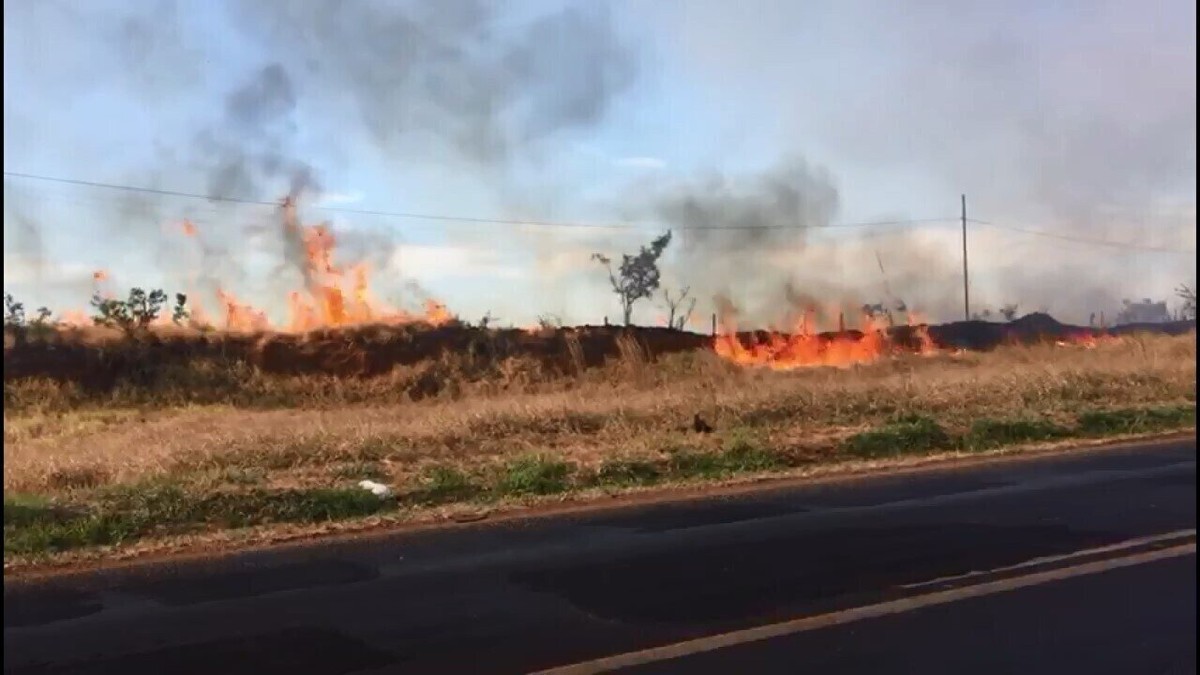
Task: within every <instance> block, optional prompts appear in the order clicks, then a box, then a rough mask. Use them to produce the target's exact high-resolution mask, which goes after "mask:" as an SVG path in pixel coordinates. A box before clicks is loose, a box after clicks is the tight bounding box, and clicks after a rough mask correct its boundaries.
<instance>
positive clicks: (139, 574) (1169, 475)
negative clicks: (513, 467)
mask: <svg viewBox="0 0 1200 675" xmlns="http://www.w3.org/2000/svg"><path fill="white" fill-rule="evenodd" d="M1195 528H1196V444H1195V439H1194V438H1191V439H1186V440H1184V441H1173V442H1166V443H1157V444H1150V445H1142V446H1124V447H1115V448H1109V449H1102V450H1091V451H1087V452H1080V453H1071V454H1066V455H1056V456H1042V457H1037V458H1029V459H1022V460H1014V461H1003V462H997V463H990V464H984V465H975V466H959V467H949V468H942V469H936V470H929V471H924V472H920V473H910V474H905V475H893V476H886V475H885V476H879V477H874V478H861V479H855V480H847V481H840V482H829V483H821V484H810V485H807V486H790V487H780V488H775V489H767V490H762V491H758V492H755V493H753V494H750V495H745V494H743V495H740V496H728V497H721V498H709V499H700V500H692V501H688V502H684V503H673V504H658V505H641V506H635V507H628V508H623V509H617V510H611V509H610V510H603V511H596V512H591V513H588V514H576V515H571V516H558V517H552V518H535V519H528V520H521V521H508V522H497V523H493V524H488V523H486V522H484V523H477V524H473V525H465V526H456V527H453V528H449V529H446V530H440V531H436V532H425V533H407V534H391V535H377V536H370V537H364V538H359V539H355V540H351V541H338V542H326V543H315V544H313V545H310V546H306V547H303V548H286V549H279V548H277V549H268V550H265V551H257V552H248V553H242V554H237V555H232V556H225V557H221V558H218V559H212V560H206V561H191V562H186V563H178V564H156V565H153V566H149V567H143V568H128V569H122V570H108V571H104V572H93V573H89V574H84V575H77V576H69V577H60V578H55V579H53V580H48V581H35V582H19V581H18V582H12V581H6V583H5V597H4V670H5V673H14V674H16V673H21V674H32V673H62V674H66V673H72V674H79V675H89V674H92V673H120V674H121V675H130V674H132V673H171V674H173V675H182V674H186V673H206V674H207V673H222V674H226V673H228V674H233V673H253V674H254V675H270V674H273V673H287V674H288V675H301V674H303V673H331V674H333V673H338V674H341V673H393V672H396V673H527V672H536V671H543V670H549V671H550V672H558V673H591V672H608V671H609V670H611V669H614V668H620V669H622V672H629V673H710V672H711V673H741V672H745V673H871V674H874V673H893V672H894V673H920V674H922V675H928V674H935V673H956V674H957V673H964V672H970V673H1022V674H1024V675H1028V674H1030V673H1055V674H1060V673H1064V672H1087V673H1138V674H1141V673H1194V672H1196V666H1197V662H1196V646H1195V645H1196V643H1195V635H1196V557H1195V541H1196V538H1195V532H1196V529H1195Z"/></svg>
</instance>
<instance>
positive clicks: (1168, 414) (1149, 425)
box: [1079, 404, 1196, 436]
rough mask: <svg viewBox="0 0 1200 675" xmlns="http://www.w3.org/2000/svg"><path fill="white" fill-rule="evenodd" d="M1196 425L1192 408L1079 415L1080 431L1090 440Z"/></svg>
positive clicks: (1131, 409) (1100, 412)
mask: <svg viewBox="0 0 1200 675" xmlns="http://www.w3.org/2000/svg"><path fill="white" fill-rule="evenodd" d="M1195 424H1196V406H1195V404H1191V405H1178V406H1159V407H1154V408H1123V409H1116V410H1093V411H1088V412H1083V413H1080V415H1079V431H1080V432H1081V433H1083V434H1086V435H1089V436H1109V435H1115V434H1140V433H1150V432H1154V431H1166V430H1168V429H1178V428H1181V427H1186V426H1195Z"/></svg>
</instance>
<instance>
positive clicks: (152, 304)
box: [92, 288, 187, 333]
mask: <svg viewBox="0 0 1200 675" xmlns="http://www.w3.org/2000/svg"><path fill="white" fill-rule="evenodd" d="M180 297H183V300H184V302H185V303H186V301H187V298H186V297H185V296H183V295H182V294H180V295H179V296H177V297H176V301H177V304H178V300H179V298H180ZM166 301H167V294H166V293H164V292H163V291H162V290H160V289H156V290H153V291H150V293H146V291H144V290H142V289H140V288H132V289H130V291H129V297H128V298H127V299H125V300H117V299H115V298H102V297H100V294H99V293H96V294H94V295H93V296H92V307H95V308H96V314H95V316H93V317H92V321H93V322H94V323H95V324H96V325H97V326H109V327H111V328H120V329H121V330H123V331H125V332H126V333H132V332H134V331H136V330H139V329H143V328H145V327H147V326H149V325H150V323H151V322H153V321H154V320H155V319H157V318H158V313H159V312H160V311H161V310H162V306H163V303H165V302H166Z"/></svg>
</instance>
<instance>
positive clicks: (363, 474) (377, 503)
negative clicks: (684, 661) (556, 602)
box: [4, 335, 1196, 569]
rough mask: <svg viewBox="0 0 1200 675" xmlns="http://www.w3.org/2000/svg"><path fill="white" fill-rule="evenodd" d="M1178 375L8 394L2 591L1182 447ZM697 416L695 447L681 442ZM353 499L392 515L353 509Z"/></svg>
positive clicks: (1101, 358)
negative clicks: (209, 556)
mask: <svg viewBox="0 0 1200 675" xmlns="http://www.w3.org/2000/svg"><path fill="white" fill-rule="evenodd" d="M1195 356H1196V343H1195V336H1194V335H1185V336H1178V337H1167V336H1129V337H1123V338H1122V339H1121V340H1119V341H1114V342H1111V343H1105V344H1103V345H1101V346H1099V347H1097V348H1095V349H1081V348H1060V347H1056V346H1054V345H1033V346H1011V347H1005V348H1001V349H997V350H995V351H992V352H988V353H965V354H939V355H937V356H931V357H922V356H910V357H904V358H896V359H886V360H882V361H880V362H878V363H875V364H871V365H867V366H858V367H853V368H848V369H830V368H813V369H803V370H798V371H791V372H770V371H762V370H756V369H741V368H737V367H734V366H732V365H731V364H729V363H726V362H724V361H722V360H720V359H719V358H717V357H716V356H715V355H713V354H711V353H704V352H698V353H687V354H677V355H672V356H670V357H666V358H661V359H658V360H654V361H649V360H646V359H645V357H644V355H642V354H639V353H637V352H636V350H630V351H629V353H628V354H626V355H624V356H622V357H621V358H620V359H615V360H614V361H612V362H611V363H610V364H608V365H607V366H604V367H602V368H597V369H594V370H591V371H588V372H587V373H581V374H576V375H571V376H561V375H559V376H553V377H552V376H549V375H546V376H544V377H543V376H539V377H532V376H530V375H529V371H528V370H523V369H522V368H520V367H519V364H511V363H507V362H499V363H496V364H493V367H490V371H495V373H509V375H494V373H493V376H492V379H490V380H487V381H471V380H469V378H467V377H466V376H465V375H464V376H462V377H463V378H464V379H462V380H454V379H453V378H454V377H458V376H457V375H454V372H453V369H451V370H449V371H447V372H446V373H443V375H442V377H444V378H449V379H450V384H451V385H453V386H450V385H446V386H443V388H442V389H443V391H444V392H445V393H444V395H439V396H436V397H429V398H426V399H422V400H421V401H419V402H414V401H407V402H403V401H401V400H400V399H398V398H395V397H394V396H391V395H388V394H387V393H386V390H387V387H388V386H389V384H388V383H389V380H388V379H387V378H386V377H385V378H384V379H382V380H365V381H358V380H351V379H347V380H336V379H320V378H317V379H314V378H311V377H305V376H296V377H289V378H278V377H275V376H271V377H268V376H265V375H263V374H261V373H253V372H249V373H245V376H246V378H248V379H247V380H246V381H247V382H250V383H251V384H252V385H253V387H254V390H253V391H250V390H239V391H238V393H237V394H236V396H234V395H230V396H229V397H228V398H221V397H217V398H216V399H214V401H208V402H205V403H203V404H197V403H195V402H191V401H186V400H181V399H180V398H179V397H178V396H176V395H175V394H174V393H171V392H173V391H174V390H170V391H165V393H164V392H159V391H158V390H157V389H147V390H145V391H141V392H134V393H128V392H127V393H126V394H122V397H124V398H118V399H114V400H111V401H99V400H93V399H80V400H75V399H73V398H71V397H64V396H63V395H62V393H63V390H62V389H61V387H59V386H58V385H53V384H52V383H45V382H37V381H18V382H11V383H10V382H8V381H6V382H5V397H6V406H5V410H4V421H5V428H4V441H5V442H4V495H5V504H4V521H5V563H6V569H8V568H9V566H10V565H16V564H25V563H26V562H30V561H33V562H36V561H37V560H45V559H48V558H50V557H54V558H56V559H60V558H62V557H63V556H71V555H121V554H122V552H123V551H129V550H131V549H134V548H138V547H144V546H148V545H151V543H153V542H165V541H169V540H173V539H177V538H180V537H184V538H187V537H192V538H196V539H201V540H203V539H210V540H211V539H214V538H219V537H242V536H246V537H253V536H257V535H255V534H254V533H256V532H260V531H265V530H272V531H274V532H281V531H285V530H289V529H290V530H296V529H304V528H308V529H309V530H311V529H313V528H317V527H321V528H325V527H328V528H333V527H336V526H339V525H338V524H350V523H364V522H373V521H380V520H386V521H389V522H397V521H413V520H422V519H428V518H431V517H434V516H435V515H437V514H444V513H446V512H447V511H453V510H481V509H498V508H507V507H509V506H513V505H520V504H529V503H538V502H546V501H555V500H567V499H570V500H578V499H587V498H591V497H592V496H597V495H604V494H614V493H622V492H626V491H638V490H655V489H663V488H667V487H674V486H678V485H709V484H714V483H721V482H727V481H731V480H746V479H749V477H752V476H760V475H778V476H782V475H797V474H800V473H805V474H807V473H808V472H810V471H814V472H816V471H824V470H825V469H827V468H828V469H830V470H837V467H846V466H851V465H855V464H858V465H862V464H872V465H874V464H880V465H886V464H889V463H894V461H908V460H909V459H910V458H922V457H936V456H942V455H946V454H968V455H969V454H980V453H991V452H996V451H1001V450H1004V449H1008V448H1015V447H1021V446H1029V445H1035V446H1044V445H1046V444H1054V443H1068V442H1072V441H1074V440H1082V439H1105V438H1132V437H1137V436H1139V435H1147V434H1156V433H1162V432H1169V431H1175V430H1185V429H1194V428H1195V398H1196V396H1195V395H1196V365H1195V363H1196V362H1195ZM490 371H489V372H490ZM272 378H274V379H272ZM192 384H195V383H194V382H193V383H192ZM156 386H158V385H156ZM180 386H182V385H180ZM284 391H286V392H290V393H289V394H288V396H286V397H281V396H279V392H284ZM255 392H258V393H255ZM159 393H162V394H163V395H162V396H159ZM259 393H261V394H262V398H256V397H257V396H258V394H259ZM376 393H379V394H380V395H379V397H378V398H379V399H380V400H378V401H374V398H375V394H376ZM135 394H136V395H135ZM168 394H170V395H168ZM248 397H249V398H248ZM134 400H136V401H137V402H138V403H137V405H133V404H131V403H130V401H134ZM247 400H250V401H251V403H252V404H251V405H243V403H245V402H246V401H247ZM272 401H276V402H277V401H286V405H275V404H274V403H271V402H272ZM348 401H357V403H349V402H348ZM364 401H365V402H364ZM12 402H19V403H20V405H8V403H12ZM695 416H699V417H701V418H703V420H704V422H705V424H704V425H701V426H704V427H709V426H710V427H712V430H711V432H708V430H707V429H706V430H705V433H701V432H698V431H696V430H695V428H694V426H693V418H694V417H695ZM364 479H369V480H374V481H378V482H381V483H385V484H387V485H388V486H390V487H391V488H392V489H393V490H394V496H393V498H390V499H385V500H381V499H378V498H376V497H374V496H373V495H371V494H370V493H368V492H366V491H365V490H363V489H362V488H359V487H358V486H357V484H358V482H359V481H361V480H364ZM239 533H241V534H239Z"/></svg>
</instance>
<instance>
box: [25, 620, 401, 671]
mask: <svg viewBox="0 0 1200 675" xmlns="http://www.w3.org/2000/svg"><path fill="white" fill-rule="evenodd" d="M394 661H395V660H394V658H393V657H392V655H391V654H389V653H387V652H384V651H381V650H378V649H375V648H373V647H371V646H369V645H367V644H366V643H364V642H361V641H359V640H355V639H352V638H350V637H347V636H345V635H342V634H341V633H337V632H334V631H330V630H325V629H321V628H289V629H285V630H281V631H278V632H274V633H266V634H261V635H251V636H242V637H235V638H224V639H220V640H211V641H208V642H199V643H192V644H186V645H177V646H172V647H165V648H162V649H155V650H152V651H144V652H137V653H134V654H124V655H120V656H112V657H107V658H102V659H96V660H92V661H87V662H83V663H71V664H65V665H59V666H28V667H25V668H20V669H17V670H6V671H5V672H6V673H10V674H11V675H68V674H70V675H130V674H131V673H170V675H212V674H213V673H221V675H240V674H243V673H244V674H245V675H273V674H275V673H278V674H279V675H284V674H285V673H286V675H299V674H300V673H328V675H341V674H342V673H352V672H355V671H360V670H366V669H369V668H382V667H383V666H387V665H390V664H392V663H394Z"/></svg>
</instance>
